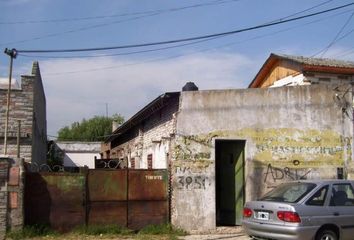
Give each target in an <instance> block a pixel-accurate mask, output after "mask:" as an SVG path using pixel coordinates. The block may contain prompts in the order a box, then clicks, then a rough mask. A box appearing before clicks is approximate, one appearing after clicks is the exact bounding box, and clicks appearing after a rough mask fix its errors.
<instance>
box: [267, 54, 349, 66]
mask: <svg viewBox="0 0 354 240" xmlns="http://www.w3.org/2000/svg"><path fill="white" fill-rule="evenodd" d="M274 55H275V56H278V57H280V58H283V59H288V60H291V61H294V62H298V63H300V64H306V65H312V66H325V67H340V68H354V62H351V61H344V60H337V59H330V58H312V57H303V56H292V55H286V54H274Z"/></svg>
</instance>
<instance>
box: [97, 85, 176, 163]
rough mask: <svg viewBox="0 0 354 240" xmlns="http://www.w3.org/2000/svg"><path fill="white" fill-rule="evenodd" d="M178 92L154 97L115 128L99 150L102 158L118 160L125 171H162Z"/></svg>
mask: <svg viewBox="0 0 354 240" xmlns="http://www.w3.org/2000/svg"><path fill="white" fill-rule="evenodd" d="M179 95H180V93H179V92H168V93H164V94H162V95H160V96H158V97H157V98H156V99H154V100H153V101H152V102H151V103H149V104H148V105H147V106H146V107H144V108H143V109H142V110H140V111H139V112H138V113H136V114H135V115H134V116H133V117H131V118H130V119H129V120H128V121H126V122H125V123H124V124H122V125H121V126H119V127H118V128H117V129H116V130H115V131H113V133H112V135H111V136H110V137H109V138H107V139H106V140H105V142H104V144H103V145H102V148H101V156H102V158H104V159H119V160H121V161H122V165H124V166H127V165H128V166H129V168H144V169H153V168H154V169H159V168H160V169H166V168H167V166H168V161H169V158H170V156H171V139H173V138H174V135H175V129H176V127H175V125H176V112H177V111H178V102H179Z"/></svg>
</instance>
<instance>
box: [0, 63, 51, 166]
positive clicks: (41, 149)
mask: <svg viewBox="0 0 354 240" xmlns="http://www.w3.org/2000/svg"><path fill="white" fill-rule="evenodd" d="M6 107H7V89H0V116H1V119H0V153H1V154H3V152H4V149H3V148H4V131H5V116H6ZM45 109H46V104H45V95H44V90H43V86H42V80H41V76H40V72H39V67H38V63H34V64H33V69H32V75H26V76H21V88H20V89H18V88H17V89H12V90H11V102H10V112H9V128H8V151H7V155H8V156H11V157H16V156H17V139H16V138H17V130H18V120H20V121H21V134H20V136H21V139H20V156H21V157H23V158H24V159H25V161H26V162H31V161H32V162H35V163H37V164H42V163H45V162H46V152H47V143H46V140H47V125H46V110H45Z"/></svg>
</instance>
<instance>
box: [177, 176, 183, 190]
mask: <svg viewBox="0 0 354 240" xmlns="http://www.w3.org/2000/svg"><path fill="white" fill-rule="evenodd" d="M178 183H179V184H178V189H183V188H184V177H178Z"/></svg>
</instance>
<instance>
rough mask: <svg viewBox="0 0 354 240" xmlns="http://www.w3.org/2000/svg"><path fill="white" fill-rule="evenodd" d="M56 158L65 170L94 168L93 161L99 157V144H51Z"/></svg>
mask: <svg viewBox="0 0 354 240" xmlns="http://www.w3.org/2000/svg"><path fill="white" fill-rule="evenodd" d="M53 144H54V146H55V151H56V154H57V156H60V158H61V160H62V164H63V166H64V167H66V168H79V167H85V166H87V167H88V168H91V169H93V168H95V159H96V158H99V157H100V150H101V142H73V141H56V142H53Z"/></svg>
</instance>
